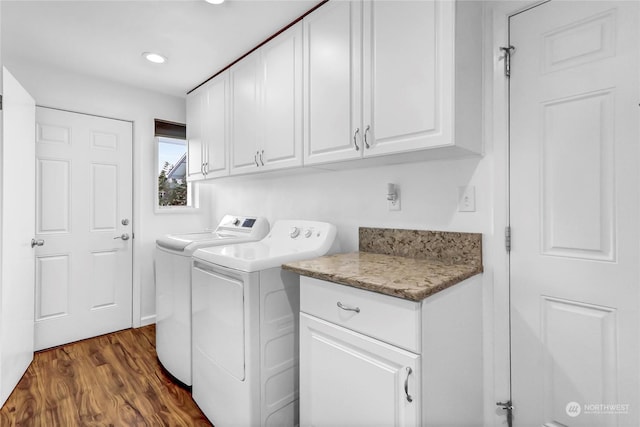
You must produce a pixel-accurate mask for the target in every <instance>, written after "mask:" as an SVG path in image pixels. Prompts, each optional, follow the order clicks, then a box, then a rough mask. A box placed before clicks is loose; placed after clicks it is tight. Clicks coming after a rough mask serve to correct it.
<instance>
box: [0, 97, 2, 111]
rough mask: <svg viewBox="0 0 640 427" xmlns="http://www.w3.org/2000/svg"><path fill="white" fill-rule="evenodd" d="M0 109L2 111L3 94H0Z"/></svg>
mask: <svg viewBox="0 0 640 427" xmlns="http://www.w3.org/2000/svg"><path fill="white" fill-rule="evenodd" d="M0 111H2V95H0Z"/></svg>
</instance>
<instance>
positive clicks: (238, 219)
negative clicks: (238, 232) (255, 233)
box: [233, 218, 240, 227]
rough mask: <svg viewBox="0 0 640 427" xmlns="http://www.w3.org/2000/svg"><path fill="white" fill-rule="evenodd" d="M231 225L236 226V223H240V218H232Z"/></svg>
mask: <svg viewBox="0 0 640 427" xmlns="http://www.w3.org/2000/svg"><path fill="white" fill-rule="evenodd" d="M233 225H235V226H236V227H237V226H238V225H240V218H236V219H234V220H233Z"/></svg>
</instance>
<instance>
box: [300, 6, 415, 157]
mask: <svg viewBox="0 0 640 427" xmlns="http://www.w3.org/2000/svg"><path fill="white" fill-rule="evenodd" d="M361 15H362V3H361V2H359V1H357V2H349V1H337V2H329V3H327V4H325V5H324V6H322V7H321V8H319V9H318V10H316V11H315V12H314V13H312V14H310V15H308V16H307V17H305V18H304V20H303V23H304V40H305V42H304V99H305V101H304V103H305V104H304V105H305V108H304V163H305V164H318V163H326V162H334V161H339V160H348V159H355V158H359V157H360V156H361V153H362V129H360V126H361V125H360V122H361V109H362V102H361V87H360V86H361V83H360V82H361V77H360V73H361V65H360V62H361V47H360V46H361V30H362V28H361ZM402 49H404V47H403V48H402ZM357 129H358V132H357V135H356V130H357ZM354 138H355V141H354Z"/></svg>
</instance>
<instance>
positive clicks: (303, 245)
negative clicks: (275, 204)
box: [193, 220, 336, 272]
mask: <svg viewBox="0 0 640 427" xmlns="http://www.w3.org/2000/svg"><path fill="white" fill-rule="evenodd" d="M335 238H336V228H335V226H333V225H331V224H328V223H322V222H316V221H288V220H287V221H278V222H276V223H275V224H274V226H273V229H272V230H271V232H270V233H269V234H268V235H267V237H265V238H264V239H262V240H261V241H259V242H248V243H239V244H233V245H224V246H216V247H207V248H202V249H198V250H197V251H195V252H194V254H193V257H194V258H196V259H199V260H202V261H206V262H209V263H211V264H217V265H221V266H224V267H227V268H232V269H234V270H240V271H246V272H253V271H260V270H265V269H268V268H274V267H280V266H281V265H282V264H286V263H288V262H292V261H300V260H303V259H309V258H316V257H319V256H322V255H326V254H327V253H328V252H329V250H330V249H331V248H332V247H333V246H334V241H335Z"/></svg>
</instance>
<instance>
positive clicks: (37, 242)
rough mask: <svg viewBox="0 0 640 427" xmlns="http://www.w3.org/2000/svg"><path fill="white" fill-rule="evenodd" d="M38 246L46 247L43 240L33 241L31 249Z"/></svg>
mask: <svg viewBox="0 0 640 427" xmlns="http://www.w3.org/2000/svg"><path fill="white" fill-rule="evenodd" d="M36 246H44V240H42V239H38V240H36V239H31V247H32V248H34V247H36Z"/></svg>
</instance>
